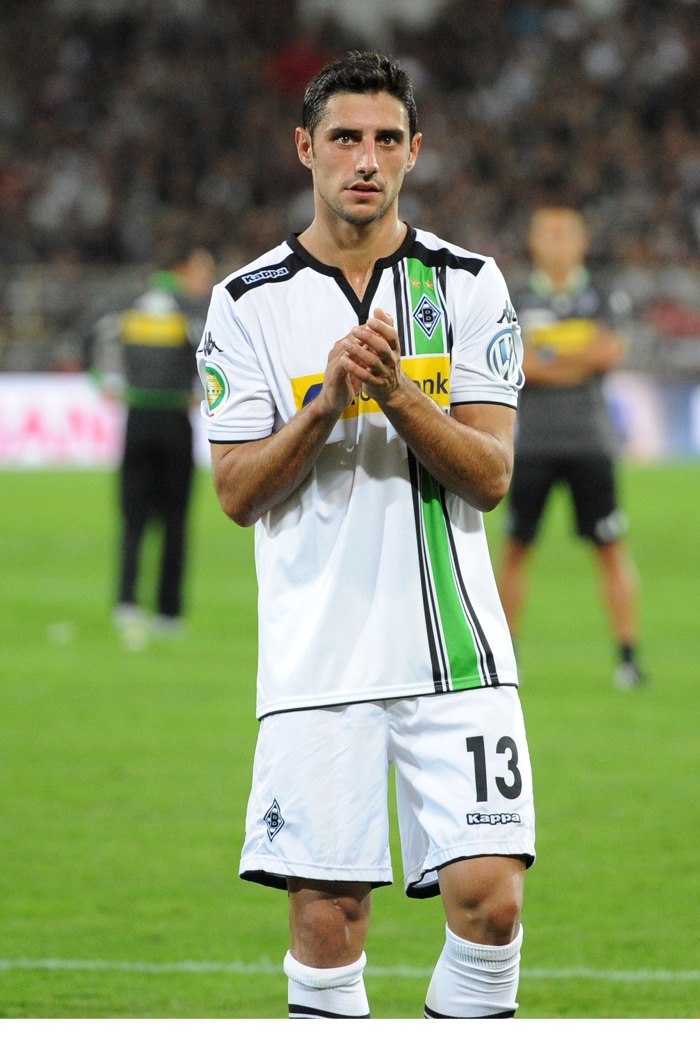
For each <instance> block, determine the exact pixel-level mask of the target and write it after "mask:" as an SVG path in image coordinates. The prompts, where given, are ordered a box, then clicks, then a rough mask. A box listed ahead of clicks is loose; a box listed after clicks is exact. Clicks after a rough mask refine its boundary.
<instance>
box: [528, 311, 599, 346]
mask: <svg viewBox="0 0 700 1044" xmlns="http://www.w3.org/2000/svg"><path fill="white" fill-rule="evenodd" d="M596 327H597V324H596V323H595V322H594V321H593V320H592V319H562V320H561V322H559V323H551V324H549V325H548V326H539V327H536V328H535V329H534V330H533V331H532V333H531V335H530V336H531V341H532V344H533V346H534V347H535V348H549V350H550V351H552V352H555V353H556V354H557V355H575V354H576V352H580V351H582V350H583V349H584V348H587V347H588V345H589V344H590V343H591V341H592V340H593V338H594V337H595V333H596Z"/></svg>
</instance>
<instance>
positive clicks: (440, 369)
mask: <svg viewBox="0 0 700 1044" xmlns="http://www.w3.org/2000/svg"><path fill="white" fill-rule="evenodd" d="M401 367H402V369H403V371H404V373H405V374H406V375H407V376H408V377H410V378H411V380H412V381H413V383H414V384H417V385H418V387H419V388H421V389H422V391H424V392H425V394H426V395H428V396H429V397H430V398H431V399H432V400H433V402H436V403H437V404H438V406H442V407H443V408H445V409H447V408H448V407H449V405H450V359H449V356H448V355H416V356H411V357H410V358H404V359H402V360H401ZM322 387H323V374H322V373H314V374H310V375H309V376H308V377H292V392H293V394H294V404H295V406H296V408H297V410H300V409H302V407H304V406H305V405H306V404H307V402H311V400H312V399H315V398H316V396H317V395H318V394H319V392H320V391H321V388H322ZM379 412H380V406H379V405H378V403H376V402H375V400H374V399H372V398H371V397H370V396H369V395H367V394H366V393H365V392H360V394H359V395H357V396H356V397H355V398H354V399H353V401H352V402H351V403H350V405H349V406H348V408H347V409H346V410H344V411H343V413H342V414H341V415H340V419H341V420H346V419H347V418H348V417H356V416H357V415H358V413H379Z"/></svg>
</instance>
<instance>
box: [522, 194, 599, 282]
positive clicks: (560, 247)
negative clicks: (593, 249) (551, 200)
mask: <svg viewBox="0 0 700 1044" xmlns="http://www.w3.org/2000/svg"><path fill="white" fill-rule="evenodd" d="M529 244H530V252H531V254H532V257H533V260H534V261H535V263H536V264H538V265H540V266H541V267H542V268H544V269H545V270H548V269H551V268H554V269H563V270H568V269H571V268H574V267H575V266H577V265H579V264H581V262H582V261H583V259H584V257H585V255H586V251H587V249H588V233H587V232H586V228H585V226H584V224H583V221H582V220H581V217H580V216H579V214H578V213H576V212H574V211H571V210H567V209H565V208H556V207H552V208H547V209H542V210H540V211H538V212H537V214H535V216H534V218H533V221H532V226H531V229H530V239H529Z"/></svg>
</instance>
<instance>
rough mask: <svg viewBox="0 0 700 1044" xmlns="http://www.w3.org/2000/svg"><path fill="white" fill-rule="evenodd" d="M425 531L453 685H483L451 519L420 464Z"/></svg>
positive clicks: (441, 638)
mask: <svg viewBox="0 0 700 1044" xmlns="http://www.w3.org/2000/svg"><path fill="white" fill-rule="evenodd" d="M419 470H420V475H421V479H420V491H421V501H422V512H423V531H424V533H425V542H426V545H427V552H428V558H429V561H430V570H431V574H432V580H433V591H434V595H435V599H436V602H437V606H438V614H439V621H438V624H439V627H440V634H439V635H438V636H437V637H438V639H439V640H440V641H441V642H442V647H443V651H444V654H445V656H446V659H447V661H448V664H449V672H450V678H449V681H450V682H451V687H452V688H455V689H460V688H470V687H472V686H474V685H482V684H483V679H482V676H481V672H480V670H479V656H478V652H477V648H476V645H475V643H474V635H473V633H472V629H471V627H470V624H469V620H468V619H467V616H466V613H465V608H464V605H463V602H462V599H461V598H460V595H459V591H458V589H457V580H456V578H455V574H454V569H453V567H452V558H451V555H450V548H449V542H448V535H447V523H446V519H445V514H444V512H443V506H442V502H441V499H440V494H439V489H438V484H437V482H436V481H435V479H434V478H433V476H432V475H431V474H430V473H429V472H428V471H426V469H425V468H424V467H422V466H421V465H419Z"/></svg>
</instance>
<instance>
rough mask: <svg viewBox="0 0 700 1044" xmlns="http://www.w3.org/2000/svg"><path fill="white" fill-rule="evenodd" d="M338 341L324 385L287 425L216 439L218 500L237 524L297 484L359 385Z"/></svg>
mask: <svg viewBox="0 0 700 1044" xmlns="http://www.w3.org/2000/svg"><path fill="white" fill-rule="evenodd" d="M344 354H345V353H344V351H343V349H341V348H340V347H339V345H338V344H336V345H334V347H333V349H332V351H331V353H330V355H329V356H328V365H327V367H326V373H325V375H324V381H323V387H322V388H321V391H320V393H319V394H318V395H317V396H316V398H315V399H312V400H311V402H309V403H307V405H306V406H304V408H303V409H301V410H300V411H299V412H298V413H297V414H295V415H294V416H293V417H292V418H291V419H290V420H289V421H288V422H287V424H285V425H284V427H283V428H280V429H279V431H276V432H274V433H273V434H272V435H268V436H267V438H264V439H258V440H256V441H254V442H236V443H212V446H211V459H212V475H213V480H214V488H215V489H216V493H217V496H218V498H219V503H220V504H221V507H222V509H223V511H224V513H225V514H226V515H228V517H229V518H231V519H233V521H234V522H236V523H237V524H238V525H239V526H252V525H253V524H254V523H255V522H257V521H258V519H259V518H261V516H262V515H264V514H265V513H266V512H267V511H269V510H270V509H271V508H274V507H278V506H279V505H280V504H282V503H284V501H285V500H287V498H288V497H290V496H291V495H292V493H294V491H295V490H296V489H298V488H299V486H300V485H301V483H302V482H303V481H304V479H305V478H306V477H307V475H308V474H309V473H310V471H311V469H312V468H313V466H314V464H315V463H316V461H317V460H318V457H319V455H320V453H321V451H322V449H323V447H324V446H325V445H326V442H327V441H328V436H329V435H330V433H331V431H332V430H333V428H334V427H335V425H336V423H337V421H338V419H339V417H340V415H341V413H342V412H343V410H345V409H346V408H347V407H348V406H349V405H350V403H351V402H352V400H353V398H354V396H355V395H356V394H357V392H358V391H359V388H360V385H359V383H358V382H354V381H353V380H352V379H351V378H350V376H349V375H348V374H347V373H346V371H345V369H344V368H342V367H341V366H340V359H341V357H342V356H343V355H344Z"/></svg>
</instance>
